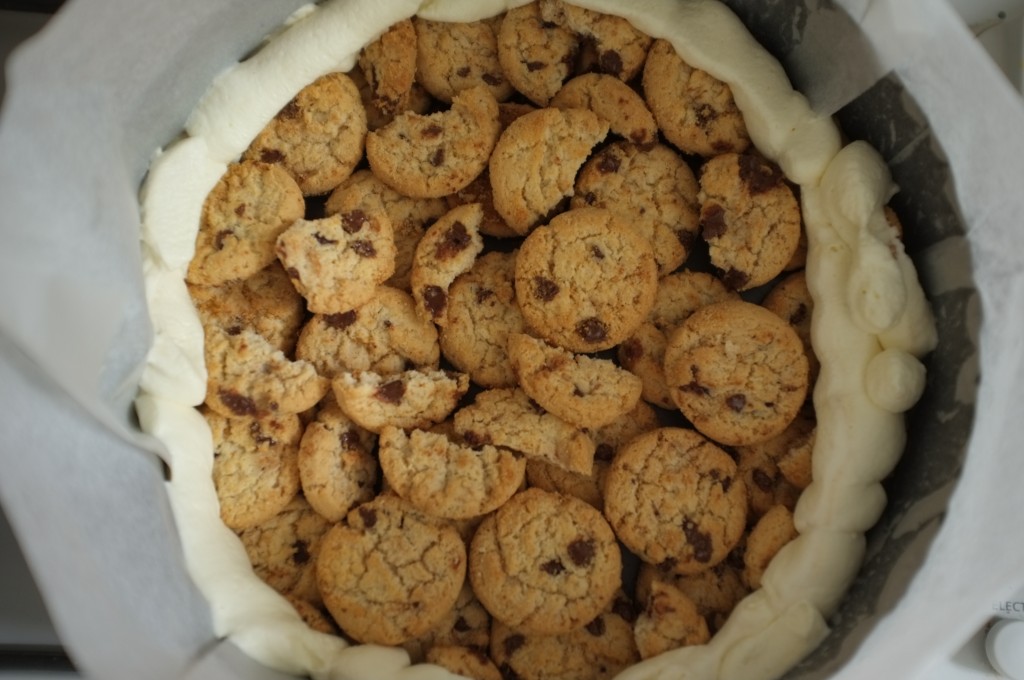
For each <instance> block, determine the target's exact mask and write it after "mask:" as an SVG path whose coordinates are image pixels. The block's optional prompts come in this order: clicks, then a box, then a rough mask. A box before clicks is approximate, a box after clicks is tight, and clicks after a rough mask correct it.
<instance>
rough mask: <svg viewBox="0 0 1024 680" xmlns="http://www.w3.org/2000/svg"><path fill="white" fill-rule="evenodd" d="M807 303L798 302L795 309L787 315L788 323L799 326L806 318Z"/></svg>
mask: <svg viewBox="0 0 1024 680" xmlns="http://www.w3.org/2000/svg"><path fill="white" fill-rule="evenodd" d="M807 313H808V309H807V305H805V304H804V303H802V302H801V303H800V304H799V305H797V308H796V311H795V312H793V313H792V314H790V315H789V323H790V325H792V326H799V325H800V324H802V323H803V322H804V321H806V320H807Z"/></svg>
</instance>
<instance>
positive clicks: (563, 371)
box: [508, 333, 643, 428]
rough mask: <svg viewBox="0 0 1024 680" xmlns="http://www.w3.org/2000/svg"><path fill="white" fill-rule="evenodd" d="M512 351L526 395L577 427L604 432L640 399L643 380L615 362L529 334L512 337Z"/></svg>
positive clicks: (509, 345)
mask: <svg viewBox="0 0 1024 680" xmlns="http://www.w3.org/2000/svg"><path fill="white" fill-rule="evenodd" d="M508 352H509V358H510V359H511V362H512V367H513V369H514V370H515V373H516V376H517V377H518V378H519V386H520V387H522V389H523V391H524V392H526V394H528V395H529V396H530V398H531V399H533V400H534V401H536V402H537V403H538V404H540V406H541V408H544V409H546V410H547V411H549V412H551V413H553V414H555V415H556V416H558V417H559V418H561V419H562V420H564V421H566V422H568V423H570V424H572V425H575V426H576V427H580V428H599V427H603V426H605V425H607V424H609V423H611V422H612V421H613V420H615V419H616V418H618V417H620V416H621V415H623V414H624V413H626V412H628V411H630V410H631V409H633V408H634V407H635V406H636V403H637V401H638V400H639V399H640V393H641V391H642V389H643V384H642V382H641V381H640V379H639V378H637V377H636V376H635V375H633V374H632V373H630V372H629V371H626V370H625V369H622V368H620V367H619V366H617V365H615V363H614V362H612V361H611V360H609V359H602V358H598V357H589V356H586V355H580V354H573V353H572V352H569V351H567V350H564V349H561V348H559V347H553V346H552V345H549V344H548V343H547V342H545V341H544V340H540V339H538V338H534V337H532V336H530V335H527V334H525V333H514V334H512V335H511V336H509V340H508Z"/></svg>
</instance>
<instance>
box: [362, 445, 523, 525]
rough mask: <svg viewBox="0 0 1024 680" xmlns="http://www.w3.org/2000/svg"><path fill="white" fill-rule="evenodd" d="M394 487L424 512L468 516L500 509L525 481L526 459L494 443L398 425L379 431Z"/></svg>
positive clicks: (382, 455)
mask: <svg viewBox="0 0 1024 680" xmlns="http://www.w3.org/2000/svg"><path fill="white" fill-rule="evenodd" d="M378 455H379V457H380V465H381V470H382V471H383V472H384V476H385V478H386V479H387V481H388V484H389V485H390V487H391V489H392V490H394V492H395V493H397V494H398V495H399V496H401V497H402V498H404V499H405V500H407V501H409V502H410V503H411V504H412V505H414V506H415V507H417V508H419V509H420V510H422V511H423V512H426V513H428V514H430V515H435V516H437V517H444V518H446V519H467V518H470V517H477V516H479V515H483V514H485V513H488V512H491V511H492V510H495V509H497V508H498V507H499V506H501V505H502V504H503V503H505V501H507V500H508V499H509V498H511V497H512V494H514V493H515V492H516V491H518V490H519V487H520V486H522V483H523V477H524V475H525V473H526V459H525V458H523V457H522V456H520V455H519V454H517V453H515V452H513V451H511V450H509V449H501V448H497V447H495V446H490V445H483V446H481V447H478V448H473V447H469V446H467V445H464V444H460V443H458V442H455V441H452V440H451V439H449V438H448V437H447V436H446V435H444V434H439V433H435V432H426V431H423V430H413V431H411V432H410V433H408V434H406V432H405V430H403V429H401V428H398V427H390V426H389V427H385V428H384V429H383V430H381V433H380V450H379V453H378Z"/></svg>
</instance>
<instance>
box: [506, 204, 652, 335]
mask: <svg viewBox="0 0 1024 680" xmlns="http://www.w3.org/2000/svg"><path fill="white" fill-rule="evenodd" d="M657 285H658V271H657V264H656V263H655V259H654V250H653V249H652V247H651V244H650V242H649V241H648V240H647V239H645V238H644V237H643V236H641V235H639V234H638V233H637V232H636V231H635V230H633V229H632V228H631V227H630V225H629V224H628V223H626V222H624V221H623V220H622V219H621V218H619V217H618V216H617V215H615V214H614V213H613V212H611V211H609V210H602V209H600V208H578V209H576V210H570V211H568V212H564V213H561V214H559V215H558V216H556V217H555V218H554V219H552V220H551V222H550V223H549V224H548V225H547V226H544V227H539V228H537V229H535V230H534V231H533V232H532V233H531V234H530V235H529V236H528V237H527V238H526V240H525V241H523V244H522V246H521V247H520V249H519V256H518V257H517V258H516V300H518V302H519V307H520V309H522V312H523V318H524V319H525V320H526V324H527V326H528V327H529V328H530V329H532V330H533V331H535V332H536V333H537V334H539V335H541V336H542V337H543V338H544V339H546V340H548V341H550V342H551V343H553V344H555V345H558V346H559V347H564V348H565V349H568V350H571V351H573V352H597V351H600V350H604V349H609V348H611V347H614V346H615V345H617V344H619V343H620V342H622V341H623V340H625V339H626V338H628V337H629V336H630V334H632V333H633V331H634V330H635V329H636V327H637V326H639V325H640V323H641V322H642V321H643V320H644V318H645V317H646V316H647V313H648V312H649V311H650V309H651V305H653V304H654V295H655V291H656V289H657Z"/></svg>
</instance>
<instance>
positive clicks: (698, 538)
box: [683, 519, 711, 563]
mask: <svg viewBox="0 0 1024 680" xmlns="http://www.w3.org/2000/svg"><path fill="white" fill-rule="evenodd" d="M683 534H684V535H685V536H686V542H687V543H689V544H690V546H691V547H692V548H693V559H695V560H697V561H698V562H701V563H706V562H710V561H711V535H710V534H708V533H707V532H705V531H701V530H700V529H699V528H697V523H696V522H694V521H693V520H691V519H686V520H685V521H683Z"/></svg>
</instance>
